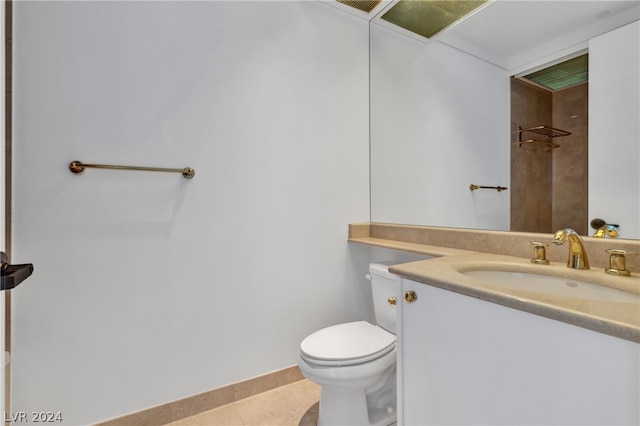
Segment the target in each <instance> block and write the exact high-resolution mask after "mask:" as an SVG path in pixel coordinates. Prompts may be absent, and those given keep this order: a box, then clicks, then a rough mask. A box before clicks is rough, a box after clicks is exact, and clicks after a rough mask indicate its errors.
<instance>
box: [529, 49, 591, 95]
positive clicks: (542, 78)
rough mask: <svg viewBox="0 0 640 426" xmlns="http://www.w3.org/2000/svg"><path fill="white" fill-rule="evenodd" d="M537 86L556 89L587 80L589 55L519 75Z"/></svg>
mask: <svg viewBox="0 0 640 426" xmlns="http://www.w3.org/2000/svg"><path fill="white" fill-rule="evenodd" d="M521 78H523V79H525V80H529V81H532V82H534V83H536V84H537V85H539V86H543V87H544V88H546V89H548V90H551V91H556V90H562V89H566V88H567V87H571V86H575V85H576V84H580V83H584V82H586V81H589V55H588V54H585V55H582V56H578V57H575V58H573V59H569V60H568V61H564V62H561V63H559V64H556V65H554V66H551V67H549V68H545V69H543V70H540V71H536V72H534V73H531V74H528V75H525V76H523V77H521Z"/></svg>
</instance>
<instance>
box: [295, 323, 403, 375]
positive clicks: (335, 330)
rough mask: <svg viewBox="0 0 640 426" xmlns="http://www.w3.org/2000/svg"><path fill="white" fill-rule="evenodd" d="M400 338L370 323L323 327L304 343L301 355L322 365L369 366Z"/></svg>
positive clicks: (391, 348)
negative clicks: (369, 363)
mask: <svg viewBox="0 0 640 426" xmlns="http://www.w3.org/2000/svg"><path fill="white" fill-rule="evenodd" d="M395 343H396V336H395V335H394V334H392V333H389V332H388V331H386V330H384V329H383V328H382V327H378V326H375V325H372V324H370V323H368V322H366V321H356V322H350V323H346V324H338V325H334V326H330V327H327V328H323V329H322V330H318V331H316V332H315V333H313V334H311V335H309V336H308V337H307V338H306V339H304V340H303V341H302V343H301V344H300V356H301V357H302V358H303V359H304V360H305V361H307V362H309V363H312V364H315V365H321V366H338V365H354V364H361V363H365V362H368V361H371V360H374V359H377V358H380V357H381V356H383V355H385V354H387V353H389V352H390V351H392V350H393V349H394V348H395V346H396V345H395Z"/></svg>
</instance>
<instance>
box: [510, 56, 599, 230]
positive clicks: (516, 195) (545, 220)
mask: <svg viewBox="0 0 640 426" xmlns="http://www.w3.org/2000/svg"><path fill="white" fill-rule="evenodd" d="M576 63H577V64H578V66H576V65H575V64H576ZM587 64H588V62H587V55H580V56H578V57H576V58H572V59H570V60H567V61H563V62H561V63H560V64H556V65H554V66H552V67H549V68H546V69H543V70H539V71H537V72H536V73H535V74H528V75H527V76H525V77H523V78H521V79H518V78H512V79H511V136H512V138H511V139H512V143H511V199H510V201H511V224H510V229H511V230H512V231H522V232H545V233H550V232H554V230H557V229H561V228H572V229H574V230H576V231H577V232H578V233H579V234H581V235H588V234H589V229H587V228H588V226H587V221H588V211H587V210H588V199H587V197H586V196H585V194H587V193H588V190H589V188H588V168H589V158H588V150H589V144H588V142H589V139H588V128H589V124H588V113H589V103H588V101H589V99H588V82H587V81H585V79H586V75H587V72H588V69H587ZM546 70H550V71H549V73H547V72H546ZM547 74H553V76H551V77H546V75H547ZM576 75H577V77H576ZM554 76H555V77H554ZM542 83H544V84H542Z"/></svg>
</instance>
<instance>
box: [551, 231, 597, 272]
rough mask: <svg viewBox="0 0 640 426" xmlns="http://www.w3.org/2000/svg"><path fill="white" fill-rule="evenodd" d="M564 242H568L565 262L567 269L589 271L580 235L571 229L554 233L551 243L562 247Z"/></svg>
mask: <svg viewBox="0 0 640 426" xmlns="http://www.w3.org/2000/svg"><path fill="white" fill-rule="evenodd" d="M566 240H569V260H568V261H567V268H574V269H589V259H588V258H587V252H586V251H585V249H584V246H583V245H582V238H580V235H578V233H577V232H576V231H574V230H573V229H571V228H564V229H560V230H559V231H556V233H555V235H554V236H553V243H554V244H556V245H560V246H561V245H564V243H565V241H566Z"/></svg>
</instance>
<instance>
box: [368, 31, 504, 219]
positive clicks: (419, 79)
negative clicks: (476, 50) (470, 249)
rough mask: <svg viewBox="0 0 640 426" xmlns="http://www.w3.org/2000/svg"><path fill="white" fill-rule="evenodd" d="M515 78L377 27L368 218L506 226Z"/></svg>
mask: <svg viewBox="0 0 640 426" xmlns="http://www.w3.org/2000/svg"><path fill="white" fill-rule="evenodd" d="M509 140H510V138H509V78H508V75H507V73H506V72H505V71H504V70H502V69H500V68H498V67H496V66H494V65H491V64H489V63H487V62H484V61H482V60H479V59H477V58H475V57H473V56H470V55H468V54H465V53H462V52H460V51H458V50H455V49H453V48H450V47H448V46H445V45H443V44H440V43H438V42H431V43H428V44H425V43H422V42H419V41H417V40H414V39H412V38H409V37H406V36H403V35H400V34H398V33H395V32H393V31H390V30H388V29H386V28H383V27H380V26H376V25H372V26H371V187H372V192H371V220H372V221H374V222H394V223H409V224H429V225H431V226H455V227H464V228H467V227H470V228H481V229H500V230H508V229H509V211H508V210H509V192H508V191H503V192H499V193H498V192H497V191H495V190H487V189H482V190H477V191H473V192H472V191H470V190H469V185H470V184H477V185H486V186H498V185H500V186H507V187H508V186H509Z"/></svg>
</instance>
